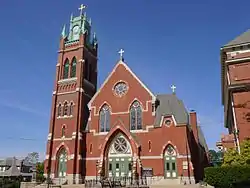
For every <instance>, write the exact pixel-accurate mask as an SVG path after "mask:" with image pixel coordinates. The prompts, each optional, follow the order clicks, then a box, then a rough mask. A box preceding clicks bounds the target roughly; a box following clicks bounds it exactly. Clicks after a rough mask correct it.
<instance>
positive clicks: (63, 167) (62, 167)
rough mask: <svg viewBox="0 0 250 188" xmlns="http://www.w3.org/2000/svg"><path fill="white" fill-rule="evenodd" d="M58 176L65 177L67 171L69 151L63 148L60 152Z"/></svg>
mask: <svg viewBox="0 0 250 188" xmlns="http://www.w3.org/2000/svg"><path fill="white" fill-rule="evenodd" d="M57 161H58V164H57V177H58V178H65V177H66V175H67V174H66V173H67V152H66V150H65V149H64V148H63V149H61V150H60V151H59V153H58V159H57Z"/></svg>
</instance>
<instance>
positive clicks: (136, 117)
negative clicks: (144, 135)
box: [130, 101, 142, 130]
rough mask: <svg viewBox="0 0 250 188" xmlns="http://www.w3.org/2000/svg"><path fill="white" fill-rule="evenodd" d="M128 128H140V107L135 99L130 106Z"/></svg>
mask: <svg viewBox="0 0 250 188" xmlns="http://www.w3.org/2000/svg"><path fill="white" fill-rule="evenodd" d="M130 129H131V130H138V129H142V109H141V105H140V103H139V102H138V101H135V102H134V103H133V104H132V106H131V108H130Z"/></svg>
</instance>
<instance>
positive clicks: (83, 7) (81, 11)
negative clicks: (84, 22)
mask: <svg viewBox="0 0 250 188" xmlns="http://www.w3.org/2000/svg"><path fill="white" fill-rule="evenodd" d="M85 8H86V6H85V5H83V4H81V6H80V7H79V8H78V10H80V16H81V15H82V13H83V10H84V9H85Z"/></svg>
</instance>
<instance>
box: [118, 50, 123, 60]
mask: <svg viewBox="0 0 250 188" xmlns="http://www.w3.org/2000/svg"><path fill="white" fill-rule="evenodd" d="M118 53H119V54H120V60H121V61H124V58H123V53H124V50H123V49H122V48H121V49H120V51H119V52H118Z"/></svg>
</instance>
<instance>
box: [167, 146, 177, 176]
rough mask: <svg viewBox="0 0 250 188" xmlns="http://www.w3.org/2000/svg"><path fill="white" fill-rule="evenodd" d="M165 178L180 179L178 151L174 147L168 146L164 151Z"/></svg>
mask: <svg viewBox="0 0 250 188" xmlns="http://www.w3.org/2000/svg"><path fill="white" fill-rule="evenodd" d="M164 177H165V178H166V179H176V178H178V174H177V161H176V150H175V149H174V147H173V146H172V145H167V147H166V149H165V151H164Z"/></svg>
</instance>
